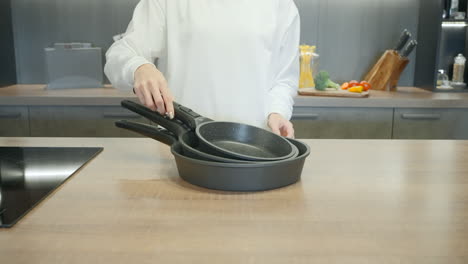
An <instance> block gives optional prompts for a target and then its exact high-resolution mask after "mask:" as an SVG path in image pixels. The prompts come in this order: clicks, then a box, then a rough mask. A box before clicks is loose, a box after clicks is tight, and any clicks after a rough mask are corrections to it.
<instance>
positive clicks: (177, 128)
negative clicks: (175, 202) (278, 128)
mask: <svg viewBox="0 0 468 264" xmlns="http://www.w3.org/2000/svg"><path fill="white" fill-rule="evenodd" d="M122 106H123V107H124V108H126V109H128V110H130V111H132V112H135V113H138V114H140V115H142V116H144V117H146V118H148V119H149V120H151V121H153V122H155V123H157V124H158V125H160V126H162V127H164V128H166V129H167V130H169V131H170V132H172V133H173V134H174V135H175V136H176V137H177V138H178V141H179V142H180V144H181V145H182V148H183V149H184V152H185V153H186V155H187V156H189V157H192V158H196V159H201V160H206V161H218V162H226V163H255V162H256V161H252V160H242V159H236V158H232V156H229V155H226V154H224V153H222V152H217V151H213V150H212V149H210V148H209V147H207V146H206V145H204V144H200V140H199V138H198V137H197V136H196V135H195V133H194V132H193V131H191V130H190V129H188V128H187V127H186V126H185V125H184V124H183V123H182V122H180V121H179V120H178V119H174V120H169V119H167V118H165V117H164V116H162V115H161V114H159V113H158V112H153V111H152V110H150V109H148V108H146V107H144V106H142V105H140V104H137V103H135V102H132V101H128V100H124V101H122ZM116 126H117V127H120V128H126V129H130V130H132V131H135V132H137V133H140V134H142V135H144V136H148V137H152V134H151V131H153V130H152V129H153V127H152V126H149V125H145V124H140V123H135V122H129V121H125V120H122V121H118V122H116ZM288 144H289V145H290V147H291V149H292V151H291V153H290V157H288V158H293V157H296V156H297V154H298V150H297V148H296V147H295V146H294V145H293V144H290V143H289V142H288ZM258 162H260V161H258Z"/></svg>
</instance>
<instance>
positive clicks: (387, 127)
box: [292, 107, 393, 139]
mask: <svg viewBox="0 0 468 264" xmlns="http://www.w3.org/2000/svg"><path fill="white" fill-rule="evenodd" d="M392 121H393V109H390V108H311V107H304V108H295V110H294V114H293V118H292V123H293V124H294V128H295V131H296V137H297V138H324V139H390V138H391V136H392Z"/></svg>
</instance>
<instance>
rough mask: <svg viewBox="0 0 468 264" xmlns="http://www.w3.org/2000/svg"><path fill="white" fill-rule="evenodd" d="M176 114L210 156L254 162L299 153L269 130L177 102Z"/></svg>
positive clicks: (127, 103) (134, 106)
mask: <svg viewBox="0 0 468 264" xmlns="http://www.w3.org/2000/svg"><path fill="white" fill-rule="evenodd" d="M122 106H123V107H125V108H127V109H129V110H132V111H135V110H139V109H138V108H145V107H143V106H141V105H138V104H136V103H134V102H132V101H123V102H122ZM140 110H141V109H140ZM150 111H151V110H150ZM174 111H175V114H176V118H177V119H179V120H181V121H182V122H184V123H185V124H186V125H187V126H188V127H189V128H190V129H192V130H193V131H195V133H196V135H197V137H198V139H199V141H200V145H201V148H203V149H204V150H205V152H208V153H210V154H213V155H216V156H221V157H226V158H232V159H241V160H250V161H274V160H284V159H287V158H290V157H292V156H293V155H294V154H295V153H294V148H293V146H292V145H291V143H289V142H288V141H287V140H286V139H285V138H284V137H281V136H279V135H276V134H274V133H272V132H270V131H268V130H265V129H261V128H258V127H255V126H250V125H246V124H241V123H232V122H216V121H213V120H211V119H209V118H206V117H203V116H201V115H199V114H197V113H195V112H194V111H193V110H191V109H189V108H187V107H184V106H182V105H180V104H177V103H174ZM153 113H154V112H153ZM147 118H151V117H150V116H147Z"/></svg>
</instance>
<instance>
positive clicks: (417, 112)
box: [393, 108, 468, 139]
mask: <svg viewBox="0 0 468 264" xmlns="http://www.w3.org/2000/svg"><path fill="white" fill-rule="evenodd" d="M393 138H395V139H468V110H466V109H403V108H402V109H396V110H395V121H394V128H393Z"/></svg>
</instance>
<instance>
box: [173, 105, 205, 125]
mask: <svg viewBox="0 0 468 264" xmlns="http://www.w3.org/2000/svg"><path fill="white" fill-rule="evenodd" d="M174 111H175V117H176V118H177V119H179V120H180V121H182V122H183V123H184V124H185V125H187V126H188V127H189V128H190V129H192V130H194V129H195V128H197V126H198V125H200V124H203V123H206V122H210V121H213V120H211V119H209V118H207V117H204V116H202V115H200V114H198V113H196V112H195V111H193V110H192V109H190V108H188V107H185V106H183V105H180V104H178V103H176V102H174Z"/></svg>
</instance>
